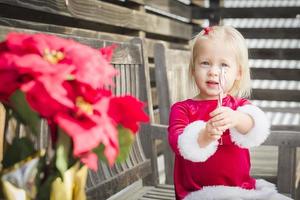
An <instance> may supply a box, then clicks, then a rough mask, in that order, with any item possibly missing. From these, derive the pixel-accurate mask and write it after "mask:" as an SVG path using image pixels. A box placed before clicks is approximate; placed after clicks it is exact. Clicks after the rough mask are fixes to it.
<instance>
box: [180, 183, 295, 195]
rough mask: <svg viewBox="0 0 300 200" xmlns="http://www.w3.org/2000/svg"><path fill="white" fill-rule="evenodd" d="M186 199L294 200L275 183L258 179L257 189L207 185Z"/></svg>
mask: <svg viewBox="0 0 300 200" xmlns="http://www.w3.org/2000/svg"><path fill="white" fill-rule="evenodd" d="M184 200H292V199H291V198H288V197H286V196H283V195H281V194H279V193H278V192H277V190H276V188H275V186H274V184H272V183H269V182H267V181H265V180H262V179H259V180H256V189H253V190H247V189H242V188H240V187H230V186H207V187H203V188H202V189H201V190H198V191H195V192H191V193H190V194H188V195H187V196H186V197H185V198H184Z"/></svg>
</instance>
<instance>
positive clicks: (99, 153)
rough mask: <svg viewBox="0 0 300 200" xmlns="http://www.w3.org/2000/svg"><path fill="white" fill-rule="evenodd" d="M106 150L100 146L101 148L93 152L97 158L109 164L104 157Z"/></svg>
mask: <svg viewBox="0 0 300 200" xmlns="http://www.w3.org/2000/svg"><path fill="white" fill-rule="evenodd" d="M104 148H105V147H104V145H103V144H100V146H99V147H97V148H94V149H93V152H94V153H96V154H97V156H98V158H99V159H100V160H102V161H104V162H107V159H106V157H105V156H104Z"/></svg>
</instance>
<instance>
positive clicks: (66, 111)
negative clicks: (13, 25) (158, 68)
mask: <svg viewBox="0 0 300 200" xmlns="http://www.w3.org/2000/svg"><path fill="white" fill-rule="evenodd" d="M115 48H116V46H114V45H113V46H110V47H105V48H101V49H100V50H96V49H93V48H90V47H88V46H85V45H82V44H80V43H77V42H75V41H72V40H67V39H62V38H59V37H56V36H53V35H46V34H26V33H10V34H8V36H7V39H6V41H5V42H3V43H0V80H1V82H0V101H8V99H9V96H10V95H11V94H12V93H13V92H14V91H15V90H17V89H21V90H22V91H23V92H24V93H25V97H26V100H27V102H28V104H29V105H30V106H31V107H32V108H33V109H34V110H35V111H37V112H38V113H39V114H40V115H41V117H43V118H46V119H47V121H48V123H49V126H50V128H51V130H52V132H53V133H55V132H56V128H57V127H56V126H57V125H58V126H59V127H60V128H62V129H63V130H64V132H65V133H66V134H67V135H69V136H70V137H71V138H72V144H73V146H72V147H73V155H74V157H76V158H79V159H80V160H81V162H83V163H84V164H86V165H88V166H89V167H90V168H91V169H94V170H97V164H98V159H97V156H96V154H95V153H94V152H93V151H94V150H95V148H97V147H99V145H101V144H103V145H104V147H105V149H104V155H105V156H106V158H107V160H108V162H109V164H110V165H112V164H113V163H114V161H115V160H116V157H117V155H118V153H119V143H118V130H117V126H118V125H123V126H124V127H125V128H129V129H131V130H132V131H133V132H136V131H137V130H138V128H139V126H138V123H139V122H146V121H148V117H147V115H145V113H144V112H143V111H142V108H143V103H142V102H140V101H138V100H137V99H135V98H134V97H131V96H124V97H114V96H113V95H112V92H111V91H110V90H108V89H106V88H109V87H111V86H113V77H114V76H115V75H116V74H117V70H115V69H114V68H113V66H112V65H111V64H110V63H109V62H110V60H111V58H112V55H113V50H114V49H115ZM52 136H53V138H54V137H55V134H53V135H52ZM53 138H52V139H53ZM53 142H54V143H55V140H53Z"/></svg>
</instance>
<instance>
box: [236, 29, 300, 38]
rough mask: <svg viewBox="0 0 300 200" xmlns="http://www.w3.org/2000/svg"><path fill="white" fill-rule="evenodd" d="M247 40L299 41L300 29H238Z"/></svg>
mask: <svg viewBox="0 0 300 200" xmlns="http://www.w3.org/2000/svg"><path fill="white" fill-rule="evenodd" d="M238 30H239V31H240V32H241V33H242V35H243V36H244V37H245V38H260V39H273V38H274V39H276V38H283V39H299V38H300V34H299V33H300V28H238Z"/></svg>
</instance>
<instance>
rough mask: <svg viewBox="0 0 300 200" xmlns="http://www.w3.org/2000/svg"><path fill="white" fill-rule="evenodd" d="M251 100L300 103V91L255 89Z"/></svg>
mask: <svg viewBox="0 0 300 200" xmlns="http://www.w3.org/2000/svg"><path fill="white" fill-rule="evenodd" d="M251 99H255V100H270V101H298V102H299V101H300V92H299V90H279V89H253V90H252V95H251Z"/></svg>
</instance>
